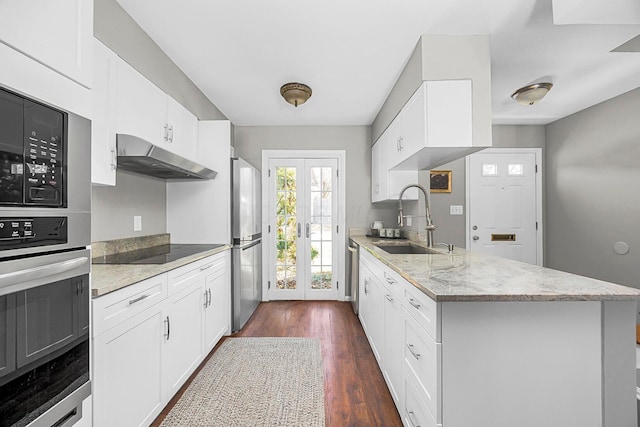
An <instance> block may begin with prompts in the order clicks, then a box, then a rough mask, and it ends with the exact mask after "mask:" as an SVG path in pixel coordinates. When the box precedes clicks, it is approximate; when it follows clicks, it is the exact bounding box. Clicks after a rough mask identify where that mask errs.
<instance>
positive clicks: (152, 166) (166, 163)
mask: <svg viewBox="0 0 640 427" xmlns="http://www.w3.org/2000/svg"><path fill="white" fill-rule="evenodd" d="M116 144H117V147H118V168H120V169H124V170H127V171H130V172H135V173H139V174H142V175H149V176H153V177H156V178H162V179H213V178H215V176H216V175H217V172H215V171H213V170H211V169H208V168H206V167H204V166H202V165H200V164H198V163H196V162H194V161H191V160H189V159H185V158H184V157H181V156H179V155H177V154H174V153H172V152H170V151H167V150H165V149H164V148H160V147H158V146H157V145H153V144H152V143H150V142H149V141H146V140H144V139H142V138H139V137H137V136H133V135H126V134H117V135H116Z"/></svg>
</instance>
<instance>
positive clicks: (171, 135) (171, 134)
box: [169, 125, 173, 142]
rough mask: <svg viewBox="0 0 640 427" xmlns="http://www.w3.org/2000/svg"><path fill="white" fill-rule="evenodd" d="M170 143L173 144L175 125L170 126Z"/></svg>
mask: <svg viewBox="0 0 640 427" xmlns="http://www.w3.org/2000/svg"><path fill="white" fill-rule="evenodd" d="M169 142H173V125H170V126H169Z"/></svg>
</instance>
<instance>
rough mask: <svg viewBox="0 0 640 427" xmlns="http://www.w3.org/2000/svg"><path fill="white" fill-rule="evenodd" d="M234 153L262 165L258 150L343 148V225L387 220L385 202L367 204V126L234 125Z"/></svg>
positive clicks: (389, 211)
mask: <svg viewBox="0 0 640 427" xmlns="http://www.w3.org/2000/svg"><path fill="white" fill-rule="evenodd" d="M234 138H235V155H236V156H238V157H242V158H244V159H245V160H247V161H248V162H249V163H251V164H252V165H253V166H255V167H257V168H258V169H262V150H345V151H346V188H347V190H346V200H347V206H346V225H347V227H368V226H369V224H370V223H371V222H372V221H373V220H374V219H382V220H385V222H386V221H390V218H393V217H394V215H395V213H394V210H393V209H391V208H390V207H388V206H373V205H372V204H371V201H370V200H371V198H370V197H371V133H370V127H369V126H236V127H235V132H234Z"/></svg>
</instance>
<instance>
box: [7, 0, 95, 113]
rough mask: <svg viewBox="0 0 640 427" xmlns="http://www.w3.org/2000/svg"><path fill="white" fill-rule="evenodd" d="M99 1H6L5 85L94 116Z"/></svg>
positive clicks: (44, 100) (60, 106) (50, 102)
mask: <svg viewBox="0 0 640 427" xmlns="http://www.w3.org/2000/svg"><path fill="white" fill-rule="evenodd" d="M92 43H93V2H92V1H89V0H31V1H23V0H2V1H0V64H2V65H1V66H0V85H1V86H3V87H6V88H8V89H10V90H14V91H16V92H19V93H21V94H23V95H26V96H28V97H31V98H34V99H37V100H40V101H42V102H45V103H47V104H51V105H53V106H55V107H57V108H61V109H64V110H66V111H70V112H72V113H75V114H78V115H80V116H83V117H86V118H89V119H90V118H91V116H92V98H91V85H92V77H93V76H92V68H93V64H92V50H93V48H92Z"/></svg>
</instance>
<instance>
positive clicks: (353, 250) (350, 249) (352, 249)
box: [347, 246, 358, 254]
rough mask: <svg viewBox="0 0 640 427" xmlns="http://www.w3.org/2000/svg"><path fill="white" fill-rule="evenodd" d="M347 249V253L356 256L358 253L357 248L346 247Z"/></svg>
mask: <svg viewBox="0 0 640 427" xmlns="http://www.w3.org/2000/svg"><path fill="white" fill-rule="evenodd" d="M347 249H349V252H351V253H354V254H357V253H358V248H354V247H353V246H347Z"/></svg>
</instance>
